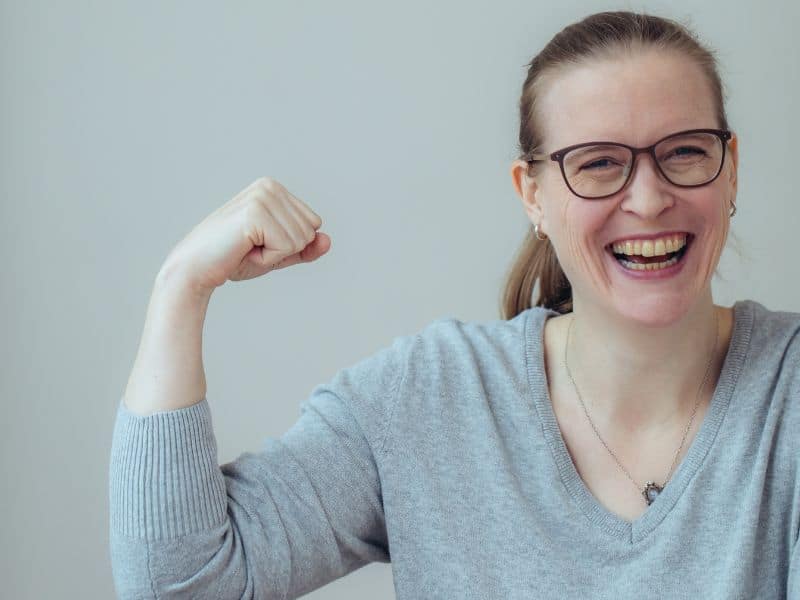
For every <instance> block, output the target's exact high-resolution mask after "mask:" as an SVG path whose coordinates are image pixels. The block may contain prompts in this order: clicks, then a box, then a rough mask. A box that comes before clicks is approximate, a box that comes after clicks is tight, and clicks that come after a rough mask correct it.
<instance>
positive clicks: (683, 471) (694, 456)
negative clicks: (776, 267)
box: [525, 300, 754, 543]
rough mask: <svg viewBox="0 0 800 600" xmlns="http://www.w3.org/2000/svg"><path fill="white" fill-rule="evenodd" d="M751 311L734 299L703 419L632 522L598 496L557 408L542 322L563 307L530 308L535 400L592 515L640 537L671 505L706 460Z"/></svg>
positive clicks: (570, 486)
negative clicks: (725, 345) (724, 348)
mask: <svg viewBox="0 0 800 600" xmlns="http://www.w3.org/2000/svg"><path fill="white" fill-rule="evenodd" d="M753 313H754V307H753V304H752V302H751V301H748V300H744V301H738V302H736V303H735V304H734V305H733V331H732V333H731V339H730V343H729V345H728V351H727V353H726V355H725V360H724V362H723V364H722V370H721V372H720V376H719V380H718V381H717V385H716V387H715V388H714V393H713V395H712V397H711V403H710V405H709V407H708V410H707V411H706V414H705V416H704V419H703V423H702V425H701V426H700V429H699V430H698V432H697V435H696V436H695V438H694V440H692V443H691V444H690V446H689V449H688V450H687V452H686V454H685V455H684V458H683V460H682V461H681V462H680V463H679V465H678V466H677V469H676V471H675V473H674V474H673V476H672V478H671V479H670V481H669V483H668V485H666V486H665V487H664V490H663V491H662V492H661V493H660V494H659V495H658V497H657V498H656V499H655V500H654V501H653V503H652V504H651V505H650V506H648V507H647V510H645V511H644V512H643V513H642V514H641V515H640V516H639V517H638V518H637V519H636V520H634V521H633V522H630V521H626V520H625V519H623V518H622V517H620V516H618V515H616V514H615V513H613V512H611V511H609V510H608V509H607V508H606V507H605V506H603V505H602V504H601V503H600V502H599V501H598V500H597V498H595V496H594V495H593V494H592V493H591V492H590V491H589V488H587V487H586V484H585V483H584V482H583V480H582V479H581V477H580V475H579V474H578V471H577V469H576V468H575V464H574V463H573V462H572V457H571V456H570V454H569V451H568V450H567V446H566V443H565V442H564V437H563V435H562V434H561V429H560V428H559V426H558V421H557V420H556V416H555V412H554V411H553V405H552V402H551V400H550V392H549V390H548V386H547V375H546V371H545V361H544V325H545V322H546V320H547V319H548V318H550V317H551V316H556V315H558V314H559V313H557V312H556V311H553V310H550V309H541V308H540V309H531V310H529V313H528V317H527V323H526V332H525V342H526V349H525V355H526V360H527V371H528V385H529V386H530V390H531V396H532V399H533V405H534V407H535V409H536V413H537V414H538V416H539V420H540V422H541V424H542V429H543V432H544V436H545V438H546V440H547V443H548V445H549V447H550V450H551V452H552V455H553V458H554V460H555V463H556V466H557V467H558V471H559V473H560V475H561V480H562V481H563V482H564V485H565V486H566V488H567V490H568V491H569V493H570V495H571V496H572V498H573V499H574V500H575V502H576V503H577V505H578V506H579V507H580V509H581V510H582V511H583V513H584V514H585V515H586V516H587V517H588V518H589V520H590V521H592V522H593V523H596V524H597V525H598V526H600V527H601V528H603V529H604V530H606V531H607V532H608V533H609V534H611V535H613V536H615V537H617V538H620V539H621V540H624V541H627V542H630V543H636V542H638V541H640V540H642V539H643V538H645V537H646V536H647V535H648V534H649V533H650V532H651V531H653V530H654V529H655V528H656V527H657V526H658V524H659V523H661V521H662V520H663V519H664V517H666V515H667V514H668V513H669V511H670V510H672V508H673V507H674V506H675V503H676V502H677V501H678V499H679V498H680V496H681V494H683V491H684V490H685V489H686V486H687V485H688V484H689V481H690V480H691V479H692V477H693V476H694V474H695V473H696V472H697V470H698V469H699V468H700V466H701V465H702V463H703V460H704V459H705V457H706V455H707V454H708V451H709V450H710V448H711V445H712V444H713V443H714V440H715V439H716V436H717V432H718V431H719V428H720V425H721V423H722V420H723V418H724V417H725V413H726V412H727V410H728V405H729V403H730V399H731V396H732V395H733V390H734V388H735V387H736V381H737V380H738V377H739V373H740V372H741V370H742V366H743V364H744V359H745V355H746V354H747V347H748V345H749V343H750V334H751V331H752V325H753Z"/></svg>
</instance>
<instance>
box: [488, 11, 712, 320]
mask: <svg viewBox="0 0 800 600" xmlns="http://www.w3.org/2000/svg"><path fill="white" fill-rule="evenodd" d="M643 47H656V48H660V49H664V50H675V51H678V52H682V53H683V54H684V55H685V56H687V57H688V58H690V59H691V60H693V61H695V62H696V64H697V65H698V66H699V67H700V68H701V69H702V70H703V73H705V75H706V77H707V79H708V82H709V84H710V87H711V92H712V94H713V96H714V104H715V107H716V112H717V121H718V126H719V127H720V128H722V129H728V121H727V118H726V116H725V105H724V91H723V86H722V80H721V79H720V76H719V73H718V71H717V64H716V58H715V55H714V52H713V51H712V50H710V49H709V48H707V47H705V46H704V45H703V44H702V43H701V42H700V41H699V39H698V38H697V36H696V35H695V34H694V33H693V32H692V31H691V30H689V28H688V27H686V26H685V25H681V24H680V23H677V22H676V21H672V20H670V19H666V18H662V17H656V16H653V15H647V14H637V13H633V12H601V13H597V14H594V15H590V16H588V17H586V18H585V19H583V20H582V21H579V22H577V23H573V24H572V25H569V26H568V27H565V28H564V29H563V30H561V31H560V32H559V33H558V34H556V35H555V37H553V39H552V40H550V42H549V43H548V44H547V45H546V46H545V47H544V48H543V49H542V51H541V52H539V54H537V55H536V56H535V57H534V58H533V59H532V60H531V61H530V63H528V64H527V65H526V66H527V67H528V76H527V77H526V79H525V83H524V84H523V86H522V96H521V98H520V101H519V114H520V126H519V153H520V154H519V158H524V157H526V156H529V155H530V154H531V153H534V152H540V151H541V148H540V146H541V144H542V140H543V134H542V128H541V125H540V123H539V116H538V114H537V111H536V109H537V98H538V96H539V95H540V93H541V92H540V88H541V86H542V81H543V79H544V77H543V75H544V74H548V75H549V74H551V73H554V72H555V71H556V70H557V69H558V68H559V67H562V66H565V65H574V64H576V63H578V62H580V61H581V60H585V59H588V58H593V57H597V56H608V55H611V54H612V53H613V52H615V51H618V50H631V49H639V48H643ZM537 282H538V283H539V294H538V297H537V299H536V302H535V303H533V291H534V286H535V284H536V283H537ZM531 306H543V307H545V308H550V309H553V310H556V311H558V312H560V313H566V312H570V311H571V310H572V287H571V285H570V283H569V280H568V279H567V277H566V275H565V274H564V271H563V270H562V269H561V265H559V263H558V258H557V257H556V253H555V250H554V249H553V245H552V244H551V243H550V240H549V239H545V240H539V239H537V238H536V236H535V235H534V234H533V230H532V228H531V229H529V230H528V233H527V235H526V237H525V239H524V240H523V243H522V246H521V247H520V249H519V251H518V252H517V255H516V257H515V259H514V262H513V264H512V266H511V269H510V270H509V272H508V276H507V279H506V283H505V287H504V290H503V295H502V300H501V308H500V311H501V316H502V318H503V319H511V318H513V317H515V316H516V315H518V314H519V313H521V312H523V311H524V310H526V309H528V308H531Z"/></svg>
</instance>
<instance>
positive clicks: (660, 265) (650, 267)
mask: <svg viewBox="0 0 800 600" xmlns="http://www.w3.org/2000/svg"><path fill="white" fill-rule="evenodd" d="M680 258H681V256H680V255H679V256H673V257H672V258H670V259H669V260H666V261H664V262H657V263H636V262H631V261H629V260H625V259H624V258H618V259H617V260H618V261H619V262H620V264H621V265H622V266H623V267H625V268H626V269H631V270H632V271H658V270H659V269H665V268H667V267H671V266H672V265H674V264H675V263H676V262H678V261H679V260H680Z"/></svg>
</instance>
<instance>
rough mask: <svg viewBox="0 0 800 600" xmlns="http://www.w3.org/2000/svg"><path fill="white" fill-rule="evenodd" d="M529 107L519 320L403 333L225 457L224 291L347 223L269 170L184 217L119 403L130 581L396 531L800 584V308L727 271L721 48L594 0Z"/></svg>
mask: <svg viewBox="0 0 800 600" xmlns="http://www.w3.org/2000/svg"><path fill="white" fill-rule="evenodd" d="M520 108H521V124H520V145H521V148H520V149H521V154H520V158H519V159H518V160H516V161H514V164H513V165H512V168H511V174H512V178H513V183H514V186H515V189H516V190H517V192H518V193H519V195H520V198H521V200H522V203H523V206H524V208H525V210H526V212H527V214H528V216H529V218H530V220H531V221H532V223H533V229H534V234H533V235H532V236H531V237H530V238H529V239H528V240H527V241H526V245H525V246H524V247H523V251H522V252H521V253H520V256H519V258H518V261H517V263H516V264H515V266H514V268H513V269H512V272H511V276H510V278H509V282H508V285H507V288H506V293H505V302H504V315H503V317H504V319H503V320H498V321H489V322H485V323H464V322H461V321H459V320H456V319H450V318H448V319H439V320H437V321H435V322H433V323H431V324H430V325H429V326H428V327H425V328H424V329H423V330H422V331H420V332H418V333H416V334H415V335H409V336H404V337H400V338H397V339H396V340H395V341H394V343H392V344H391V346H389V347H387V348H384V349H383V350H381V351H380V352H378V353H376V354H375V355H373V356H371V357H369V358H367V359H364V360H362V361H361V362H359V363H358V364H356V365H353V366H351V367H349V368H347V369H342V370H341V371H339V372H338V373H337V374H336V376H335V377H334V378H333V379H332V381H331V382H329V383H327V384H324V385H319V386H317V387H316V388H315V389H314V390H313V391H312V394H311V397H310V398H309V399H308V400H307V401H306V402H305V403H304V404H303V406H302V412H301V417H300V419H299V420H298V421H297V423H296V424H295V425H294V426H293V427H292V428H291V429H290V430H289V431H287V432H286V433H285V434H284V435H283V436H282V437H281V438H280V439H279V440H267V442H266V443H265V445H264V448H263V450H262V451H261V452H259V453H257V454H253V453H245V454H243V455H241V456H240V457H239V458H237V459H236V460H235V461H233V462H231V463H228V464H225V465H222V466H221V467H218V466H217V461H216V446H215V442H214V435H213V430H212V427H211V419H210V408H209V404H208V402H207V400H206V398H205V378H204V374H203V370H202V361H201V351H200V337H201V333H202V324H203V320H204V317H205V309H206V307H207V304H208V300H209V298H210V295H211V292H212V291H213V290H214V289H215V288H216V287H218V286H220V285H222V284H223V283H225V282H226V281H227V280H229V279H230V280H240V279H248V278H251V277H256V276H259V275H261V274H264V273H266V272H268V271H269V270H271V269H273V268H278V267H281V268H282V267H285V266H289V265H292V264H295V263H297V262H302V261H310V260H315V259H316V258H318V257H319V256H321V255H323V254H324V253H325V252H326V251H327V250H328V249H329V247H330V239H329V238H328V237H327V236H326V235H325V234H323V233H322V232H318V231H317V230H318V229H319V228H320V227H321V219H320V218H319V217H318V215H316V213H314V212H313V211H312V210H311V209H310V208H308V207H307V206H306V205H305V204H304V203H302V202H301V201H300V200H298V199H297V198H295V197H294V196H292V195H291V194H290V193H289V192H288V191H287V190H286V189H285V188H283V186H281V185H280V184H279V183H277V182H275V181H274V180H259V181H258V182H256V183H254V184H253V185H251V186H250V187H248V188H246V189H245V190H243V192H242V193H241V194H240V195H239V196H237V197H236V198H234V199H233V200H231V201H230V202H229V203H228V204H226V205H225V206H223V207H222V208H220V209H219V210H218V211H216V212H215V213H213V214H212V215H210V216H209V217H208V218H207V219H206V220H205V221H203V222H202V223H201V224H200V225H199V226H198V227H196V228H195V229H194V230H193V231H192V232H191V233H190V235H189V236H187V238H186V239H184V240H183V241H182V242H181V243H180V244H178V246H176V248H175V249H174V250H173V252H172V253H171V255H170V256H169V257H168V258H167V260H166V261H165V265H164V267H163V268H162V270H161V272H160V273H159V277H158V278H157V280H156V287H155V289H154V292H153V296H152V298H151V304H150V307H149V309H148V316H147V322H146V324H145V331H144V334H143V337H142V344H141V346H140V348H139V354H138V355H137V360H136V364H135V365H134V368H133V371H132V373H131V379H130V381H129V383H128V388H127V389H126V392H125V397H124V399H123V401H122V402H121V403H120V406H119V412H118V416H117V423H116V426H115V431H114V444H113V448H112V457H111V473H110V475H111V487H110V491H111V551H112V562H113V565H114V577H115V583H116V586H117V591H118V593H119V594H120V596H121V597H125V598H127V597H131V598H132V597H136V598H142V597H145V598H155V597H192V598H228V597H230V598H254V597H258V598H287V597H290V598H294V597H297V596H299V595H302V594H304V593H306V592H308V591H310V590H312V589H315V588H317V587H320V586H322V585H324V584H325V583H327V582H329V581H331V580H333V579H336V578H338V577H341V576H343V575H345V574H346V573H349V572H351V571H353V570H354V569H357V568H359V567H361V566H363V565H365V564H367V563H368V562H371V561H384V562H386V561H389V560H391V562H392V569H393V573H394V582H395V589H396V592H397V597H398V598H414V599H417V598H482V599H483V598H573V597H581V598H584V597H591V598H600V597H603V598H625V597H632V596H634V595H635V596H639V595H641V594H648V595H649V594H651V593H655V594H657V595H658V596H659V597H666V598H784V597H787V595H788V596H789V597H800V552H798V542H797V539H798V529H799V528H800V477H798V455H799V454H800V453H798V451H797V439H798V433H800V406H798V401H797V397H798V393H799V392H800V382H798V377H797V376H796V374H797V372H798V370H797V367H798V364H799V363H800V349H799V348H798V344H797V343H794V339H795V334H796V333H797V331H798V330H799V329H800V318H799V317H800V315H798V314H796V313H780V312H773V311H769V310H767V309H766V308H764V307H763V306H762V305H760V304H758V303H756V302H753V301H749V300H748V301H740V302H737V303H736V304H735V305H734V306H733V307H732V308H725V307H719V306H715V304H714V302H713V300H712V296H711V287H710V284H711V277H712V273H713V272H714V270H715V268H716V266H717V264H718V261H719V258H720V254H721V253H722V249H723V247H724V245H725V241H726V239H727V234H728V228H729V222H730V217H731V216H732V215H733V214H734V212H735V209H736V205H735V202H736V183H737V157H738V154H737V140H736V136H735V135H734V134H733V133H732V132H731V131H730V130H729V128H728V123H727V121H726V118H725V111H724V106H723V102H722V93H721V83H720V80H719V77H718V75H717V71H716V67H715V64H714V60H713V57H712V55H711V54H710V52H709V51H708V50H706V49H705V48H703V47H702V46H701V45H700V44H699V43H698V42H697V40H696V39H695V38H694V37H693V36H692V35H691V34H690V33H689V32H688V31H687V30H686V29H685V28H683V27H681V26H680V25H678V24H676V23H674V22H671V21H668V20H664V19H660V18H657V17H652V16H646V15H636V14H632V13H601V14H597V15H592V16H590V17H588V18H586V19H585V20H583V21H581V22H579V23H576V24H574V25H571V26H570V27H567V28H566V29H564V30H563V31H562V32H560V33H559V34H558V35H557V36H555V38H554V39H553V40H552V41H551V42H550V43H549V44H548V45H547V46H546V47H545V48H544V50H542V52H541V53H539V54H538V55H537V56H536V57H535V58H534V59H533V61H532V62H531V64H530V70H529V73H528V78H527V80H526V81H525V84H524V86H523V94H522V100H521V104H520ZM243 225H244V226H245V227H244V230H245V231H246V232H247V236H246V237H245V239H241V236H240V235H239V233H240V232H241V231H242V226H243ZM537 282H538V284H539V292H538V296H537V300H536V302H535V303H533V302H532V297H533V293H534V285H535V284H536V283H537ZM534 304H535V305H534ZM198 399H200V400H199V401H198Z"/></svg>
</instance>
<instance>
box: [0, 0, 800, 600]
mask: <svg viewBox="0 0 800 600" xmlns="http://www.w3.org/2000/svg"><path fill="white" fill-rule="evenodd" d="M754 6H755V4H754V3H749V2H747V3H745V2H742V3H739V4H735V3H731V2H728V1H726V2H722V1H719V0H714V1H709V2H702V3H698V2H696V1H688V0H681V1H671V2H641V3H628V4H603V3H597V2H589V1H580V2H577V1H564V0H559V1H558V2H553V1H548V2H540V1H531V0H526V1H524V2H523V1H519V2H511V1H507V2H493V3H492V4H491V5H490V4H489V3H485V4H479V3H469V2H464V1H463V0H459V1H448V2H436V3H431V2H419V1H414V2H409V1H405V2H402V3H398V2H361V3H359V2H353V1H348V2H345V1H339V2H336V3H323V2H316V3H311V2H298V1H294V2H289V1H281V2H236V3H229V4H228V5H225V6H223V4H222V3H218V4H205V5H202V6H201V5H199V4H195V3H141V2H127V3H116V2H73V3H62V2H49V3H42V2H30V1H25V2H23V1H19V2H14V3H10V2H4V3H2V4H0V44H1V45H2V48H0V75H1V76H2V79H1V80H0V81H1V82H2V85H0V108H1V109H2V111H1V112H0V159H1V160H0V198H1V199H2V205H1V207H2V213H1V214H0V250H1V251H2V257H3V261H2V284H1V285H0V309H2V310H1V311H0V314H2V322H1V323H0V325H2V335H0V340H2V342H1V343H0V351H1V352H2V356H0V365H2V377H0V394H2V395H0V398H2V402H3V406H2V408H3V410H2V415H3V418H2V430H1V431H0V444H2V446H1V447H2V454H1V455H2V472H1V473H0V475H2V485H3V489H2V495H1V496H0V497H1V498H2V507H3V519H2V523H3V524H2V548H1V550H2V562H0V580H2V582H3V596H4V597H8V598H82V599H94V598H98V599H100V598H103V599H105V598H110V597H113V595H114V594H113V586H112V579H111V567H110V560H109V555H108V462H109V449H110V443H111V433H112V427H113V423H114V418H115V414H116V410H117V406H118V403H119V401H120V398H121V395H122V393H123V391H124V389H125V386H126V384H127V378H128V375H129V373H130V369H131V367H132V364H133V360H134V357H135V354H136V351H137V348H138V343H139V338H140V335H141V331H142V326H143V323H144V316H145V309H146V307H147V301H148V297H149V294H150V291H151V286H152V282H153V278H154V276H155V274H156V272H157V271H158V269H159V267H160V266H161V264H162V262H163V260H164V258H165V257H166V255H167V254H168V252H169V251H170V249H171V248H172V247H173V246H174V245H175V244H176V243H177V242H178V241H179V240H180V239H181V238H183V236H184V235H186V234H187V233H188V231H189V230H190V229H191V228H192V227H193V226H194V225H195V224H197V223H198V222H199V221H200V220H202V219H203V218H204V217H205V216H206V215H207V214H209V213H210V212H212V211H213V210H214V209H215V208H217V207H218V206H220V205H221V204H223V203H224V202H226V201H227V200H229V199H230V198H231V197H232V196H233V195H235V194H236V193H237V192H238V191H239V190H241V189H242V188H244V187H245V186H246V185H248V184H249V183H250V182H252V181H253V180H254V179H256V178H257V177H259V176H271V177H275V178H276V179H278V180H279V181H280V182H281V183H283V184H284V185H285V186H286V187H287V188H288V189H289V190H290V191H292V192H293V193H294V194H295V195H297V196H298V197H300V198H301V199H303V200H304V201H305V202H306V203H308V204H309V205H310V206H311V207H312V208H313V209H314V210H315V211H316V212H317V213H318V214H319V215H320V216H321V217H322V219H323V227H322V230H323V231H325V232H327V233H328V234H329V235H330V236H331V238H332V240H333V245H332V249H331V251H330V252H329V253H328V254H327V255H326V256H324V257H322V258H321V259H320V260H319V261H318V262H315V263H312V264H307V265H299V266H296V267H293V268H291V269H287V270H281V271H277V272H275V273H272V274H269V275H267V276H265V277H262V278H259V279H256V280H251V281H246V282H237V283H233V282H228V283H227V284H226V285H224V286H223V287H222V288H220V289H218V290H217V291H216V293H215V294H214V296H213V298H212V300H211V304H210V307H209V311H208V318H207V322H206V327H205V335H204V364H205V368H206V374H207V379H208V399H209V402H210V404H211V406H212V414H213V419H214V424H215V431H216V435H217V440H218V444H219V460H220V462H221V463H222V462H228V461H230V460H233V459H234V458H235V457H236V456H238V455H239V454H240V453H241V452H244V451H245V450H257V449H258V448H259V447H260V445H261V443H262V442H263V440H264V438H265V437H266V436H278V435H280V434H281V433H283V432H284V431H285V430H286V429H287V428H288V427H289V426H290V425H291V424H292V423H293V422H294V421H295V420H296V419H297V417H298V416H299V404H300V402H301V401H302V400H303V399H305V398H306V397H307V395H308V394H309V392H310V391H311V389H312V388H313V387H314V385H315V384H316V383H318V382H321V381H325V380H328V379H329V378H330V377H332V376H333V374H334V373H335V372H336V370H338V369H339V368H341V367H344V366H347V365H349V364H351V363H353V362H355V361H357V360H358V359H360V358H362V357H364V356H366V355H368V354H371V353H373V352H375V351H377V350H378V349H379V348H381V347H383V346H386V345H388V344H389V343H390V342H391V340H392V339H393V338H394V337H395V336H398V335H403V334H408V333H411V332H414V331H416V330H417V329H419V328H421V327H422V326H424V325H425V324H426V323H428V322H429V321H431V320H432V319H434V318H438V317H442V316H456V317H459V318H462V319H465V320H467V319H494V318H498V317H499V313H498V306H499V297H500V290H501V287H502V283H503V279H504V276H505V273H506V269H507V268H508V267H509V266H510V262H511V259H512V256H513V254H514V253H515V251H516V250H517V248H518V247H519V244H520V242H521V241H522V238H523V235H524V234H525V231H526V229H527V228H528V227H529V225H530V223H529V221H528V220H527V218H526V216H525V213H524V212H523V210H522V208H521V205H520V202H519V200H518V199H517V196H516V194H515V193H514V190H513V187H512V184H511V178H510V175H509V166H510V163H511V161H512V160H513V159H514V157H515V156H516V140H517V101H518V97H519V92H520V89H521V85H522V82H523V80H524V77H525V63H526V62H527V61H529V60H530V58H531V57H532V56H533V55H534V54H535V53H536V52H538V51H539V50H540V49H541V47H542V46H543V45H544V44H545V43H546V42H547V41H548V40H549V39H550V38H551V37H552V36H553V35H554V34H555V33H556V32H557V31H558V30H560V29H561V28H562V27H564V26H566V25H567V24H569V23H571V22H573V21H575V20H577V19H579V18H581V17H583V16H585V15H587V14H588V13H591V12H596V11H598V10H605V9H617V8H633V9H645V10H650V11H653V12H656V13H657V14H662V15H665V16H670V17H673V18H677V19H679V20H682V21H684V22H689V23H690V24H692V25H693V26H694V27H695V28H696V29H697V30H698V31H699V33H700V34H701V36H702V37H703V39H705V40H706V41H707V42H708V43H710V45H711V46H712V47H713V48H715V49H716V50H717V51H718V53H719V58H720V61H721V68H722V75H723V78H724V80H725V82H726V84H727V87H728V92H729V102H728V110H729V115H730V121H731V125H732V127H733V128H734V130H735V131H736V132H737V133H738V135H739V136H740V156H741V161H740V173H739V179H740V189H739V195H738V214H737V215H736V216H735V217H734V220H733V222H732V231H733V234H734V235H735V236H736V238H737V239H739V240H741V244H740V246H741V250H742V254H743V255H744V259H740V258H739V257H738V256H737V254H736V253H735V252H734V251H733V250H732V249H731V248H730V246H731V245H732V244H731V243H730V242H729V249H728V250H726V253H725V255H724V257H723V261H722V266H721V273H722V276H723V277H724V279H717V280H715V283H714V286H715V298H716V300H717V301H718V303H720V304H724V305H727V306H729V305H731V304H732V303H733V302H734V301H735V300H737V299H742V298H752V299H755V300H758V301H760V302H762V303H763V304H765V305H766V306H767V307H769V308H772V309H783V310H793V311H800V287H799V284H798V278H797V277H796V273H797V266H796V264H795V263H794V257H795V256H796V252H795V249H794V241H795V239H796V237H797V235H796V228H797V224H798V216H800V208H798V200H800V199H799V198H798V196H797V194H796V182H797V172H798V162H797V152H796V150H795V148H796V147H797V138H798V134H800V125H798V118H797V106H798V105H800V84H799V83H798V67H797V65H798V58H800V56H799V55H800V52H798V48H799V46H800V43H799V42H798V39H797V29H796V27H797V23H798V22H800V8H798V6H799V5H798V3H796V2H790V1H788V0H787V1H786V2H773V3H766V4H765V3H763V2H762V3H761V5H760V7H759V9H758V10H756V9H755V8H754ZM393 595H394V593H393V586H392V578H391V567H390V565H383V564H373V565H369V566H367V567H365V568H363V569H360V570H359V571H356V572H355V573H352V574H351V575H349V576H347V577H345V578H342V579H340V580H338V581H336V582H334V583H332V584H330V585H328V586H326V587H325V588H322V589H321V590H318V591H316V592H314V593H312V594H310V595H308V596H307V597H308V598H319V599H323V598H330V599H334V598H348V599H359V598H363V599H365V598H391V597H393Z"/></svg>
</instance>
